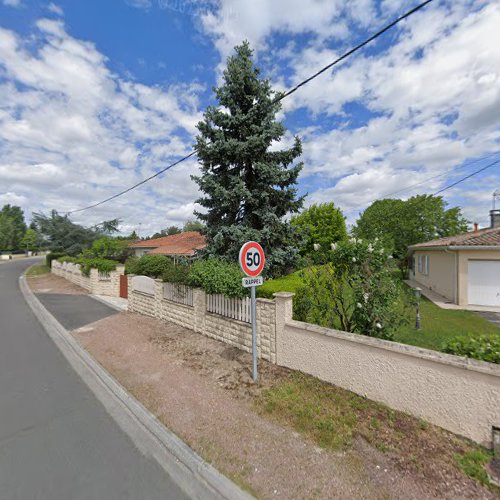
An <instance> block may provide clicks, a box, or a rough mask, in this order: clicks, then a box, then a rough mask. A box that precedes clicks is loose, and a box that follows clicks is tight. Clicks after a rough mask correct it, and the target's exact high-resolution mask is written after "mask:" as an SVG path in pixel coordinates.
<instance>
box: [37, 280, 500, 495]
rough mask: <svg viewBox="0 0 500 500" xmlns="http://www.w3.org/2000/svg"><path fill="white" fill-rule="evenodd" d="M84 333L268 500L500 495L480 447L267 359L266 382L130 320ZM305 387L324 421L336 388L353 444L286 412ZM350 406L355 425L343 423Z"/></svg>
mask: <svg viewBox="0 0 500 500" xmlns="http://www.w3.org/2000/svg"><path fill="white" fill-rule="evenodd" d="M44 279H45V281H44V282H43V283H42V284H41V286H44V287H46V288H47V287H50V288H51V290H52V291H53V292H57V291H58V290H57V289H58V287H59V286H61V287H65V286H66V285H65V283H64V280H61V278H57V277H55V276H48V277H46V278H44ZM59 280H60V281H59ZM37 286H40V283H38V285H37V284H36V283H35V288H36V287H37ZM72 286H74V285H72ZM59 293H60V292H59ZM73 335H74V337H75V338H76V339H77V340H78V342H80V343H81V345H82V346H84V347H85V348H86V349H87V351H88V352H90V353H91V354H92V355H93V356H94V358H95V359H96V360H97V361H98V362H99V363H100V364H101V365H102V366H103V367H105V368H106V369H107V370H108V372H109V373H111V374H112V375H113V376H114V377H115V378H116V379H117V380H118V381H119V382H120V383H121V384H122V385H123V386H124V387H126V388H127V390H128V391H129V392H130V393H132V394H133V395H134V396H135V397H136V398H137V399H139V400H140V401H141V402H142V403H143V404H144V405H145V406H146V407H147V408H149V410H150V411H152V412H153V413H154V414H155V415H156V416H157V417H158V418H159V419H160V420H161V421H162V422H163V424H164V425H165V426H166V427H168V428H169V429H170V430H172V431H173V432H175V433H176V434H177V435H178V436H179V437H180V438H181V439H182V440H183V441H184V442H186V443H187V444H188V445H189V446H190V447H191V448H193V449H194V450H195V451H196V452H198V453H199V454H200V455H201V456H202V457H203V458H205V460H207V461H208V462H209V463H211V464H212V465H214V466H215V467H216V468H217V469H218V470H220V471H221V472H222V473H224V474H225V475H226V476H227V477H229V478H230V479H232V480H233V481H234V482H236V483H237V484H239V485H240V486H242V487H243V488H245V489H246V490H247V491H249V492H251V493H252V494H253V495H255V496H257V497H260V498H286V499H293V498H297V499H298V498H300V499H302V498H343V499H351V498H353V499H354V498H405V499H406V498H410V499H411V498H414V499H420V498H430V497H433V498H435V497H439V498H450V499H451V498H495V496H494V495H493V494H492V493H491V492H490V491H489V490H487V489H486V488H484V487H481V486H480V485H479V484H478V483H476V482H475V481H473V480H472V479H470V478H468V477H467V476H465V475H464V474H463V473H462V472H461V471H460V470H459V469H458V468H457V467H456V465H455V462H454V457H455V454H456V453H460V452H463V451H464V450H467V449H468V447H470V446H471V445H469V444H468V443H467V442H466V441H465V440H462V439H460V438H457V437H456V436H453V435H452V434H449V433H446V432H444V431H442V430H441V429H439V428H437V427H434V426H431V425H429V424H425V423H420V422H419V421H418V420H416V419H413V418H411V417H408V416H405V415H404V414H401V413H399V412H393V411H391V410H388V409H386V408H385V407H382V406H381V405H377V404H376V403H373V402H370V401H368V400H365V399H363V398H361V397H358V396H355V395H354V394H352V393H349V392H347V391H343V390H341V389H338V388H335V387H334V386H329V385H328V384H324V383H321V382H319V381H317V380H316V379H313V378H312V377H306V376H302V375H300V374H296V373H294V372H291V371H289V370H287V369H284V368H280V367H278V366H276V365H273V364H270V363H267V362H263V361H261V362H260V363H259V370H260V379H259V383H258V384H257V385H254V384H253V383H252V381H251V372H250V367H251V356H250V355H249V354H247V353H244V352H242V351H239V350H237V349H235V348H232V347H229V346H228V345H226V344H223V343H220V342H217V341H215V340H212V339H209V338H207V337H204V336H202V335H199V334H196V333H194V332H192V331H190V330H186V329H184V328H181V327H179V326H177V325H173V324H165V323H162V322H160V321H158V320H156V319H153V318H149V317H145V316H141V315H138V314H133V313H128V312H122V313H118V314H115V315H113V316H110V317H108V318H105V319H102V320H100V321H97V322H95V323H92V324H90V325H86V326H85V327H83V328H81V329H77V330H74V331H73ZM297 380H302V381H304V383H305V385H306V386H307V387H310V389H308V391H310V392H308V394H309V397H310V401H309V404H308V405H307V406H304V407H303V408H302V407H300V405H298V408H299V411H300V412H305V413H304V414H300V413H299V414H298V416H299V418H304V417H305V418H306V419H307V420H308V421H309V420H311V421H314V420H315V419H318V416H319V417H320V416H321V414H322V413H323V412H326V411H327V408H326V407H325V406H323V403H324V402H325V400H322V399H321V398H320V396H321V391H323V392H324V391H327V394H329V396H328V397H329V398H330V402H329V404H330V405H331V406H333V407H337V408H338V417H337V418H335V419H333V420H328V419H327V418H325V419H323V420H321V422H324V423H325V425H328V426H331V434H332V435H335V433H336V432H338V431H339V430H340V431H342V432H344V427H346V428H347V431H345V432H344V434H345V435H347V436H348V439H347V440H346V442H345V443H344V444H343V445H342V446H331V445H330V444H329V443H325V442H323V443H322V442H321V441H318V440H317V439H316V438H315V436H314V434H311V433H310V432H304V429H301V428H300V426H297V425H296V424H297V422H296V421H294V420H292V419H289V420H287V421H286V420H285V421H284V420H283V418H282V417H281V415H280V414H279V413H278V412H276V411H274V409H275V406H276V405H279V404H280V403H283V404H284V405H285V407H286V406H287V405H288V406H292V405H296V406H297V404H298V403H301V401H300V398H301V397H302V396H301V394H300V392H297V387H298V385H297V383H296V382H297ZM315 391H317V392H315ZM273 398H274V399H273ZM345 401H347V402H348V404H349V405H350V406H349V408H351V406H352V408H354V409H355V412H356V413H355V415H356V416H355V417H354V419H355V421H354V422H353V421H352V418H353V417H352V416H351V414H347V415H343V412H344V410H345V408H344V406H343V405H344V404H345ZM301 408H302V409H301ZM285 409H286V408H285ZM386 418H388V419H389V420H390V421H391V422H392V424H391V425H386V422H385V420H384V419H386ZM299 421H300V420H299ZM424 424H425V425H424ZM351 427H352V429H353V430H352V432H351V431H350V430H349V429H351ZM368 427H369V428H370V432H368V433H367V432H364V431H366V429H367V428H368ZM298 431H300V432H298ZM328 432H329V431H328ZM370 436H371V438H370ZM367 438H369V439H370V440H367ZM320 445H321V446H320Z"/></svg>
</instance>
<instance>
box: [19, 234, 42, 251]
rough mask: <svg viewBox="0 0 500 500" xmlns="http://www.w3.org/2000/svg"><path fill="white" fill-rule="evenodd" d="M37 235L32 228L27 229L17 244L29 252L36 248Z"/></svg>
mask: <svg viewBox="0 0 500 500" xmlns="http://www.w3.org/2000/svg"><path fill="white" fill-rule="evenodd" d="M38 243H39V235H38V233H37V232H36V231H35V230H34V229H31V228H30V229H27V230H26V232H25V233H24V236H23V237H22V239H21V242H20V244H19V246H20V248H21V249H23V250H26V251H30V252H36V251H37V250H38Z"/></svg>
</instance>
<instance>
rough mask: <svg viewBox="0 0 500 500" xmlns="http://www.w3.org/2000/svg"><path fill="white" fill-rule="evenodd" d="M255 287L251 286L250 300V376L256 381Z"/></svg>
mask: <svg viewBox="0 0 500 500" xmlns="http://www.w3.org/2000/svg"><path fill="white" fill-rule="evenodd" d="M255 288H256V287H254V286H252V287H251V288H250V291H251V300H252V377H253V381H254V382H257V306H256V301H255Z"/></svg>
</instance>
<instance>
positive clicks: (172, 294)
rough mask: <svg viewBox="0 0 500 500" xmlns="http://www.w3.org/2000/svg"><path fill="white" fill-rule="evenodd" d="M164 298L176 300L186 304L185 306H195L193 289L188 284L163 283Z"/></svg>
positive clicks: (178, 302)
mask: <svg viewBox="0 0 500 500" xmlns="http://www.w3.org/2000/svg"><path fill="white" fill-rule="evenodd" d="M163 298H164V299H166V300H170V301H172V302H176V303H177V304H184V305H185V306H191V307H192V306H193V289H192V288H191V287H190V286H187V285H180V284H178V283H164V284H163Z"/></svg>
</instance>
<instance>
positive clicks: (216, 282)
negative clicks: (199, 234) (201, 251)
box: [188, 258, 249, 297]
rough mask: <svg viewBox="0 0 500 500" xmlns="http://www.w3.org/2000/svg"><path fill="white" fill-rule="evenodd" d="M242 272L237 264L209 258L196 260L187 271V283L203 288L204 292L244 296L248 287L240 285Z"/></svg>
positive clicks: (247, 291)
mask: <svg viewBox="0 0 500 500" xmlns="http://www.w3.org/2000/svg"><path fill="white" fill-rule="evenodd" d="M242 277H243V274H242V272H241V271H240V267H239V266H238V264H235V263H232V262H227V261H224V260H221V259H216V258H210V259H207V260H198V261H196V262H195V263H194V264H193V265H192V266H191V269H190V271H189V275H188V284H189V285H191V286H195V287H199V288H203V289H204V290H205V292H206V293H209V294H213V293H222V294H224V295H227V296H228V297H246V296H248V294H249V289H248V288H243V286H242V285H241V278H242Z"/></svg>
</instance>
